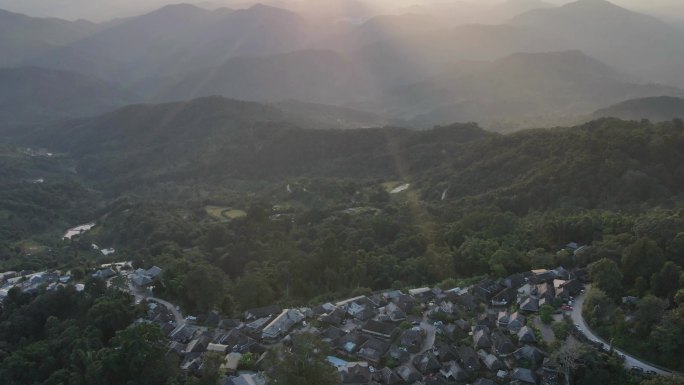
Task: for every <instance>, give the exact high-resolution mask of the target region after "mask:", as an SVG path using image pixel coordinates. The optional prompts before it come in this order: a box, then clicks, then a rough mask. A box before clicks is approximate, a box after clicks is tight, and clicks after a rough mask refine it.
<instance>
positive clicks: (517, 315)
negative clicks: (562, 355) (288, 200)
mask: <svg viewBox="0 0 684 385" xmlns="http://www.w3.org/2000/svg"><path fill="white" fill-rule="evenodd" d="M26 273H27V272H9V273H4V274H2V275H0V282H2V286H0V297H3V296H6V295H7V292H8V290H9V289H10V288H12V287H19V288H20V289H21V290H23V291H29V292H30V291H31V290H38V288H39V287H41V286H42V285H47V286H46V288H47V290H55V289H56V288H57V287H58V286H59V285H66V284H69V282H70V281H71V277H70V276H69V275H68V274H64V275H62V274H61V273H60V272H41V273H31V274H26ZM162 275H163V270H162V269H160V268H159V267H156V266H155V267H152V268H150V269H147V270H145V269H137V270H133V269H132V268H131V266H130V264H129V263H127V262H123V263H117V264H109V265H103V266H102V267H101V269H99V270H97V271H94V272H92V273H91V276H92V277H96V278H101V279H103V280H106V281H107V282H108V285H113V284H115V285H117V287H119V288H120V289H122V290H125V291H127V292H129V293H131V294H132V295H133V296H134V297H135V300H136V303H141V302H143V301H146V302H145V303H146V304H147V315H146V317H145V318H144V319H140V320H139V321H138V322H153V323H156V324H158V325H159V326H160V328H161V329H162V331H163V332H164V333H165V335H167V336H168V349H169V352H175V353H176V354H178V355H179V357H180V358H181V369H183V370H185V371H189V372H194V373H197V374H199V373H201V370H202V365H203V362H204V360H203V359H204V357H205V355H206V354H208V353H214V354H220V355H221V356H223V357H224V359H223V364H222V366H221V370H222V372H223V373H225V375H226V378H225V381H224V384H226V385H243V384H265V383H266V382H265V379H264V377H263V375H261V374H259V370H260V368H261V364H262V362H263V360H264V357H265V356H266V355H267V354H268V352H269V350H270V349H271V348H272V347H274V346H277V345H279V344H287V343H288V342H289V341H290V339H291V338H292V336H294V335H296V334H299V333H313V334H315V335H318V336H320V338H321V339H322V340H323V341H325V342H327V343H328V344H330V347H331V351H332V352H333V353H332V354H331V355H330V356H329V357H328V361H329V362H330V364H331V365H333V366H335V367H336V368H337V370H338V371H339V374H340V376H341V379H342V382H343V383H344V384H386V385H393V384H425V385H427V384H430V385H437V384H477V385H489V384H544V385H553V384H560V383H562V376H561V371H560V369H559V368H558V367H557V366H556V364H555V363H554V362H553V360H550V359H549V356H550V354H549V353H550V349H548V347H549V346H550V345H551V344H552V343H554V341H555V336H554V335H553V331H552V330H551V328H550V327H549V326H548V325H545V324H543V323H542V322H541V321H540V319H539V318H540V317H539V313H540V310H541V309H542V308H544V306H545V305H550V306H553V308H554V309H557V310H555V313H556V314H554V317H555V319H556V320H558V321H563V322H570V321H569V320H564V316H569V313H570V312H571V311H572V310H573V307H572V306H571V304H572V300H573V298H574V297H575V296H577V295H579V294H581V293H582V292H583V291H584V287H585V284H587V283H588V274H587V272H586V270H584V269H575V270H572V271H567V270H565V269H564V268H562V267H559V268H556V269H553V270H545V269H544V270H533V271H530V272H527V273H520V274H514V275H511V276H509V277H507V278H505V279H501V280H498V281H494V280H490V279H485V280H482V281H480V282H478V283H476V284H474V285H472V286H469V287H465V288H458V287H457V288H451V289H448V290H442V289H439V288H431V287H424V288H416V289H411V290H408V291H406V292H404V291H400V290H390V291H385V292H381V293H375V294H372V295H365V296H358V297H355V298H349V299H346V300H343V301H339V302H335V303H325V304H321V305H319V306H316V307H313V308H291V309H282V308H280V307H278V306H269V307H264V308H257V309H251V310H248V311H246V312H245V313H244V315H243V316H242V318H241V319H229V318H223V317H222V316H221V315H220V314H219V313H218V312H211V313H209V314H207V315H203V316H199V317H195V316H187V317H183V316H182V315H180V311H179V310H180V309H178V308H177V307H176V306H174V305H173V304H171V303H169V302H167V301H164V300H162V299H159V298H155V297H154V296H153V290H152V288H153V287H154V284H155V283H157V281H158V280H159V279H160V277H161V276H162ZM117 277H123V278H124V280H122V279H121V278H117ZM116 279H118V282H116V283H114V282H115V281H114V280H116ZM43 287H45V286H43ZM76 289H77V290H83V284H76ZM571 331H572V332H573V335H574V337H571V338H577V339H578V340H583V339H584V338H583V337H584V335H583V334H582V333H580V332H578V330H577V328H571ZM588 342H589V343H591V342H592V341H588ZM597 347H603V346H597Z"/></svg>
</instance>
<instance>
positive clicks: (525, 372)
mask: <svg viewBox="0 0 684 385" xmlns="http://www.w3.org/2000/svg"><path fill="white" fill-rule="evenodd" d="M511 379H512V380H517V381H520V382H522V383H524V384H536V383H537V375H536V374H534V372H532V371H531V370H530V369H525V368H515V369H513V371H512V372H511Z"/></svg>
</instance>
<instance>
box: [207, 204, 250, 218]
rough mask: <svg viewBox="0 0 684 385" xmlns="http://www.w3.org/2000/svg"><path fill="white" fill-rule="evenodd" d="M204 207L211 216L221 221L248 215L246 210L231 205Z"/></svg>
mask: <svg viewBox="0 0 684 385" xmlns="http://www.w3.org/2000/svg"><path fill="white" fill-rule="evenodd" d="M204 209H205V211H206V212H207V214H208V215H209V216H210V217H212V218H214V219H216V220H219V221H230V220H233V219H237V218H242V217H246V216H247V213H246V212H245V211H243V210H236V209H233V208H231V207H224V206H207V207H205V208H204Z"/></svg>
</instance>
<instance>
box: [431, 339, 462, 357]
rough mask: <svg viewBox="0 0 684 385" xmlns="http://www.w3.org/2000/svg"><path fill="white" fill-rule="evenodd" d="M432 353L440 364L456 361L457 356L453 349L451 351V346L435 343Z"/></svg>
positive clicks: (441, 342) (439, 342) (440, 342)
mask: <svg viewBox="0 0 684 385" xmlns="http://www.w3.org/2000/svg"><path fill="white" fill-rule="evenodd" d="M432 351H433V353H435V356H437V358H439V360H440V361H441V362H449V361H456V360H457V359H458V355H457V354H456V352H455V351H454V349H452V348H451V346H449V345H448V344H447V343H445V342H443V341H437V342H435V347H434V348H433V349H432Z"/></svg>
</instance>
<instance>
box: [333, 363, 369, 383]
mask: <svg viewBox="0 0 684 385" xmlns="http://www.w3.org/2000/svg"><path fill="white" fill-rule="evenodd" d="M340 373H341V374H342V383H343V384H367V383H369V382H370V381H371V379H372V377H373V374H372V373H371V370H370V368H369V367H368V364H367V363H361V362H355V363H350V364H348V365H347V366H346V367H345V368H343V369H342V370H341V372H340Z"/></svg>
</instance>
